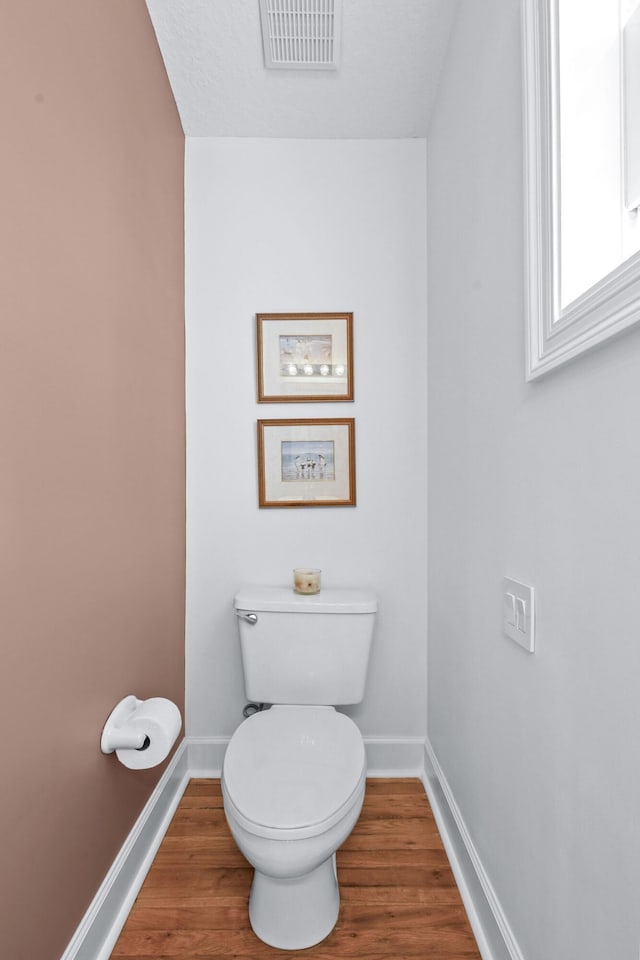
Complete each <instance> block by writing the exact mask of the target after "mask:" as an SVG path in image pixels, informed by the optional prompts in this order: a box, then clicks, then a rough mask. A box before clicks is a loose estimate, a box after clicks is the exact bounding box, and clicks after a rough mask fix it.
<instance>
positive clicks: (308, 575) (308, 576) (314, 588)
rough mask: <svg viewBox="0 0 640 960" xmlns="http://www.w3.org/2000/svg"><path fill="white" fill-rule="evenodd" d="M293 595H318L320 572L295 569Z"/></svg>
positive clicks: (303, 568) (302, 568)
mask: <svg viewBox="0 0 640 960" xmlns="http://www.w3.org/2000/svg"><path fill="white" fill-rule="evenodd" d="M293 592H294V593H306V594H312V593H320V570H314V569H309V568H308V567H296V569H295V570H294V571H293Z"/></svg>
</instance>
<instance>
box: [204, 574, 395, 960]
mask: <svg viewBox="0 0 640 960" xmlns="http://www.w3.org/2000/svg"><path fill="white" fill-rule="evenodd" d="M234 606H235V612H236V617H237V621H238V624H239V633H240V647H241V653H242V664H243V670H244V679H245V690H246V694H247V697H248V698H249V700H250V701H253V702H255V703H258V704H265V705H269V708H268V709H263V710H260V711H259V712H256V713H254V714H253V715H252V716H250V717H249V718H248V719H246V720H245V721H244V722H243V723H241V724H240V726H239V727H238V729H237V730H236V732H235V733H234V734H233V736H232V737H231V740H230V742H229V745H228V747H227V751H226V754H225V758H224V763H223V768H222V796H223V802H224V811H225V816H226V818H227V822H228V824H229V828H230V830H231V833H232V835H233V837H234V839H235V841H236V843H237V845H238V847H239V849H240V851H241V852H242V853H243V854H244V856H245V857H246V859H247V860H248V861H249V863H250V864H251V865H252V866H253V868H254V876H253V882H252V885H251V894H250V897H249V919H250V922H251V926H252V928H253V930H254V932H255V933H256V935H257V936H258V937H260V939H261V940H263V941H264V942H265V943H267V944H269V945H270V946H272V947H279V948H280V949H284V950H302V949H305V948H306V947H311V946H313V945H314V944H316V943H319V942H320V941H321V940H323V939H324V938H325V937H326V936H328V934H329V933H330V932H331V930H332V929H333V927H334V926H335V923H336V920H337V919H338V911H339V908H340V894H339V889H338V878H337V873H336V850H337V849H338V847H340V846H341V844H342V843H344V841H345V840H346V839H347V837H348V836H349V834H350V833H351V831H352V830H353V828H354V826H355V824H356V822H357V820H358V817H359V815H360V811H361V809H362V803H363V800H364V793H365V781H366V758H365V750H364V744H363V742H362V736H361V734H360V731H359V730H358V727H357V726H356V724H355V723H354V722H353V720H351V719H350V718H349V717H347V716H346V715H345V714H343V713H339V712H338V711H337V710H336V709H335V707H336V706H341V705H346V704H354V703H360V701H361V700H362V699H363V696H364V689H365V680H366V673H367V665H368V662H369V652H370V649H371V640H372V636H373V624H374V619H375V613H376V609H377V600H376V597H375V595H374V594H373V593H371V592H370V591H365V590H346V589H342V590H338V589H331V590H323V591H322V593H320V594H316V595H315V596H302V595H297V594H294V593H292V592H291V590H289V589H286V588H283V587H245V588H243V589H242V590H240V591H239V592H238V593H237V594H236V597H235V600H234Z"/></svg>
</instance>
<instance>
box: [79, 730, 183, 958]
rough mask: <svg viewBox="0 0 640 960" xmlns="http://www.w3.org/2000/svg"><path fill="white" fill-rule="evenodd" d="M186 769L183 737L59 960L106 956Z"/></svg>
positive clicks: (171, 811)
mask: <svg viewBox="0 0 640 960" xmlns="http://www.w3.org/2000/svg"><path fill="white" fill-rule="evenodd" d="M190 776H191V774H190V772H189V767H188V751H187V744H186V742H185V741H184V740H183V741H182V742H181V743H180V745H179V746H178V748H177V750H176V752H175V753H174V755H173V757H172V758H171V762H170V763H169V765H168V766H167V769H166V770H165V771H164V773H163V774H162V777H161V778H160V780H159V781H158V783H157V785H156V788H155V790H154V791H153V793H152V794H151V796H150V797H149V800H148V801H147V803H146V805H145V807H144V809H143V811H142V813H141V814H140V816H139V817H138V819H137V820H136V822H135V824H134V826H133V829H132V830H131V833H130V834H129V836H128V837H127V839H126V840H125V842H124V844H123V846H122V848H121V849H120V852H119V853H118V855H117V857H116V859H115V860H114V861H113V864H112V865H111V868H110V870H109V872H108V873H107V875H106V876H105V878H104V880H103V881H102V884H101V885H100V889H99V890H98V892H97V894H96V895H95V897H94V898H93V901H92V902H91V904H90V906H89V909H88V910H87V912H86V913H85V915H84V917H83V919H82V921H81V922H80V925H79V927H78V929H77V930H76V932H75V934H74V936H73V937H72V939H71V941H70V943H69V945H68V946H67V949H66V950H65V952H64V954H63V955H62V958H61V960H108V957H109V955H110V954H111V951H112V950H113V947H114V946H115V943H116V940H117V939H118V937H119V935H120V931H121V930H122V928H123V926H124V923H125V920H126V919H127V916H128V915H129V911H130V910H131V907H132V906H133V902H134V900H135V898H136V896H137V895H138V891H139V890H140V887H141V886H142V884H143V881H144V878H145V877H146V875H147V873H148V871H149V868H150V866H151V863H152V862H153V858H154V857H155V855H156V852H157V850H158V847H159V846H160V843H161V842H162V838H163V837H164V835H165V833H166V831H167V828H168V826H169V823H170V821H171V818H172V817H173V814H174V813H175V810H176V808H177V806H178V803H179V802H180V798H181V797H182V794H183V793H184V791H185V787H186V785H187V783H188V782H189V778H190Z"/></svg>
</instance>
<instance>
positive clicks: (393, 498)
mask: <svg viewBox="0 0 640 960" xmlns="http://www.w3.org/2000/svg"><path fill="white" fill-rule="evenodd" d="M425 164H426V155H425V143H424V141H420V140H411V141H283V140H248V139H247V140H227V139H187V154H186V286H187V421H188V436H187V450H188V494H187V496H188V524H187V532H188V537H187V539H188V562H187V732H188V734H190V735H192V736H227V735H229V734H230V733H232V732H233V730H234V729H235V727H236V726H237V724H238V723H239V722H240V720H241V709H242V706H243V704H244V703H245V701H246V698H245V695H244V690H243V685H242V673H241V663H240V656H239V649H238V640H237V633H236V625H235V620H234V616H233V613H232V598H233V594H234V592H235V591H236V590H237V589H238V587H239V586H240V585H241V584H243V583H245V582H249V583H251V582H261V583H275V584H287V583H289V582H290V578H291V569H292V568H293V567H294V566H305V565H309V566H318V567H321V568H322V570H323V582H324V584H325V585H326V586H330V585H331V586H341V585H345V586H367V587H372V588H374V589H375V590H376V591H377V593H378V595H379V599H380V613H379V616H378V625H377V630H376V635H375V639H374V649H373V655H372V664H371V672H370V677H369V684H368V689H367V693H366V698H365V701H364V703H363V704H362V706H360V707H357V708H350V711H349V712H351V713H352V715H353V716H354V717H355V718H356V720H357V721H358V723H359V725H360V727H361V730H362V731H363V733H364V734H365V735H368V736H390V737H393V736H397V737H411V736H417V737H420V736H423V735H424V727H425V722H424V701H425V696H426V596H425V584H426V436H425V405H426V183H425ZM296 310H298V311H321V310H327V311H343V310H344V311H348V310H350V311H353V313H354V324H355V392H356V399H355V402H354V403H329V404H308V403H307V404H275V405H274V404H257V403H256V400H255V395H256V387H255V314H256V312H260V313H262V312H291V311H296ZM331 416H336V417H345V416H354V417H355V418H356V448H357V454H356V457H357V494H358V505H357V507H355V508H348V507H343V508H339V507H333V508H307V509H263V510H259V509H258V506H257V480H256V427H255V424H256V420H257V419H265V418H274V417H275V418H295V417H298V418H299V417H331Z"/></svg>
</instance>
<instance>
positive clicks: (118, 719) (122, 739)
mask: <svg viewBox="0 0 640 960" xmlns="http://www.w3.org/2000/svg"><path fill="white" fill-rule="evenodd" d="M142 703H143V701H142V700H138V698H137V697H134V696H133V695H130V696H128V697H125V698H124V699H123V700H121V701H120V703H118V704H116V706H115V707H114V708H113V710H112V711H111V713H110V714H109V716H108V718H107V722H106V723H105V725H104V728H103V730H102V737H101V738H100V749H101V750H102V752H103V753H113V752H114V750H146V749H147V747H148V746H149V744H150V742H151V741H150V740H149V737H148V736H146V734H144V733H143V732H142V731H138V730H128V729H127V728H126V726H127V721H128V720H129V718H130V716H131V714H132V713H133V712H134V710H137V709H138V707H139V706H140V705H141V704H142Z"/></svg>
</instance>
